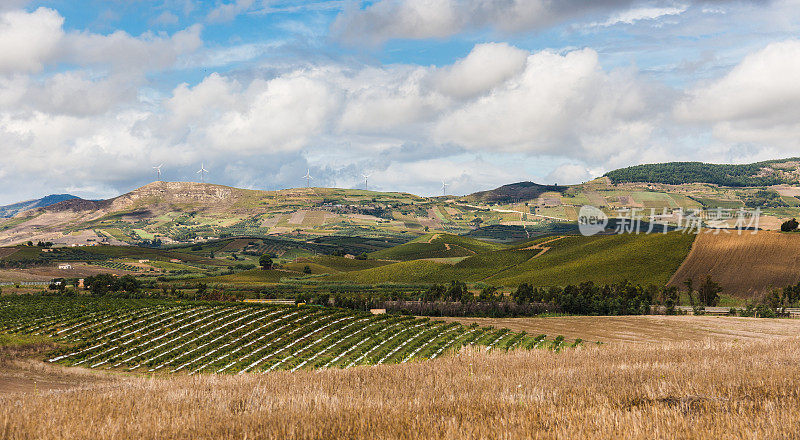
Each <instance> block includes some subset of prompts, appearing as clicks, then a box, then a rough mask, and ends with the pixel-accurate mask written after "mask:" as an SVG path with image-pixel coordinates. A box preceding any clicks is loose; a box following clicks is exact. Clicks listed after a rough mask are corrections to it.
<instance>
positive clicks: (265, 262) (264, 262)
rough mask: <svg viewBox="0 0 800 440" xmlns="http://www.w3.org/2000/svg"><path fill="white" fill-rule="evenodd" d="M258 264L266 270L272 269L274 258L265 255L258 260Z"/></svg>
mask: <svg viewBox="0 0 800 440" xmlns="http://www.w3.org/2000/svg"><path fill="white" fill-rule="evenodd" d="M258 264H259V265H260V266H261V268H262V269H264V270H269V269H272V265H273V263H272V258H270V257H269V255H267V254H264V255H262V256H261V258H259V259H258Z"/></svg>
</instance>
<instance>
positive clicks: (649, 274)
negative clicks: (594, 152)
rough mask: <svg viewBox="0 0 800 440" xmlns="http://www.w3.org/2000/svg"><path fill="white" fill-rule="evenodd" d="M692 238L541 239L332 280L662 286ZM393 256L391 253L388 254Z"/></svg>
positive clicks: (400, 264) (611, 237) (366, 271)
mask: <svg viewBox="0 0 800 440" xmlns="http://www.w3.org/2000/svg"><path fill="white" fill-rule="evenodd" d="M692 240H694V236H693V235H689V234H681V233H676V232H671V233H669V234H651V235H628V234H626V235H606V236H594V237H583V236H563V237H555V238H542V239H538V240H534V241H531V242H528V243H526V244H525V245H519V246H517V247H516V248H513V249H505V250H496V251H492V252H486V253H482V254H479V255H474V256H471V257H468V258H464V259H461V260H460V261H457V262H455V263H453V264H448V263H445V262H438V261H428V260H414V261H404V262H400V263H394V264H389V265H385V266H381V267H376V268H371V269H366V270H360V271H353V272H348V273H344V274H337V275H333V276H330V279H331V280H335V281H348V282H355V283H362V284H377V283H392V282H393V283H448V282H450V281H465V282H479V281H480V282H485V283H488V284H491V285H495V286H508V287H516V286H518V285H519V284H522V283H528V284H532V285H534V286H542V287H547V286H564V285H567V284H577V283H580V282H583V281H593V282H595V283H597V284H601V283H614V282H619V281H623V280H628V281H631V282H632V283H634V284H642V285H647V284H654V285H664V284H665V283H666V282H667V281H668V280H669V279H670V277H671V276H672V274H673V273H674V272H675V270H676V269H677V268H678V267H679V266H680V264H681V262H682V261H683V260H684V258H685V257H686V255H687V254H688V253H689V249H690V246H691V243H692ZM389 250H390V251H391V249H389Z"/></svg>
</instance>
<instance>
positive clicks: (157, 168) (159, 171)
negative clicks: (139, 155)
mask: <svg viewBox="0 0 800 440" xmlns="http://www.w3.org/2000/svg"><path fill="white" fill-rule="evenodd" d="M163 166H164V164H163V163H162V164H161V165H159V166H157V167H153V169H154V170H156V178H157V179H158V180H161V167H163Z"/></svg>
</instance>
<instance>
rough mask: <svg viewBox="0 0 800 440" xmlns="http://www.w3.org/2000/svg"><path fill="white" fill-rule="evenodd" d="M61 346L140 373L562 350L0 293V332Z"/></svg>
mask: <svg viewBox="0 0 800 440" xmlns="http://www.w3.org/2000/svg"><path fill="white" fill-rule="evenodd" d="M2 332H8V333H17V334H29V335H42V336H47V337H50V338H51V339H53V340H54V341H56V342H58V343H60V344H61V346H62V347H63V348H61V349H60V350H59V351H58V352H56V353H53V354H52V355H51V356H49V358H48V361H49V362H53V363H60V364H63V365H68V366H84V367H89V368H102V369H115V370H126V371H138V372H170V373H177V372H184V373H189V374H194V373H200V372H204V373H245V372H259V371H262V372H263V371H271V370H277V369H280V370H291V371H294V370H298V369H306V368H346V367H352V366H355V365H373V364H387V363H405V362H409V361H414V360H421V359H434V358H437V357H439V356H441V355H443V354H445V353H447V352H448V351H453V350H457V349H458V348H459V347H461V346H464V345H479V346H485V347H487V349H489V350H492V349H495V350H498V349H499V350H509V349H530V348H545V347H547V348H559V347H560V345H562V344H563V343H564V341H563V338H556V339H554V340H547V339H546V338H545V335H538V336H532V335H529V334H526V333H525V332H513V331H509V330H507V329H495V328H492V327H479V326H477V325H471V326H464V325H461V324H458V323H454V322H450V323H448V322H443V321H432V320H428V319H418V318H414V317H411V316H396V315H385V314H383V315H373V314H371V313H366V312H354V311H351V310H343V309H337V308H323V307H311V306H276V305H266V304H252V303H251V304H243V303H204V302H169V301H156V300H125V299H95V298H47V297H4V298H0V333H2Z"/></svg>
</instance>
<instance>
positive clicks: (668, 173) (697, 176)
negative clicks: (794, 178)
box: [606, 162, 787, 187]
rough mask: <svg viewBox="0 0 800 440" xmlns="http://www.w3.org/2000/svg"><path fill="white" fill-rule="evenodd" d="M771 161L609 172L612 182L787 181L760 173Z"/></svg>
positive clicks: (757, 183)
mask: <svg viewBox="0 0 800 440" xmlns="http://www.w3.org/2000/svg"><path fill="white" fill-rule="evenodd" d="M765 165H768V163H767V162H760V163H753V164H747V165H717V164H710V163H702V162H671V163H660V164H647V165H636V166H632V167H627V168H621V169H618V170H614V171H609V172H608V173H606V177H608V178H609V179H611V182H612V183H622V182H650V183H665V184H670V185H680V184H682V183H713V184H716V185H720V186H736V187H744V186H771V185H778V184H782V183H787V182H785V179H782V178H780V177H778V176H760V175H759V173H760V172H761V169H762V168H763V167H764V166H765Z"/></svg>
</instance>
